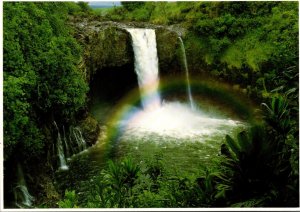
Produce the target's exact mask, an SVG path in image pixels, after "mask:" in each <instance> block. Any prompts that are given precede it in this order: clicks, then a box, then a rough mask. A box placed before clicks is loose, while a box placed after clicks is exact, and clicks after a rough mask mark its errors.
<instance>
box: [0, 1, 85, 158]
mask: <svg viewBox="0 0 300 212" xmlns="http://www.w3.org/2000/svg"><path fill="white" fill-rule="evenodd" d="M3 10H4V17H3V20H4V21H3V25H4V34H3V40H4V41H3V53H4V55H3V59H4V60H3V64H4V82H3V84H4V90H3V91H4V143H5V159H8V158H9V157H10V156H11V155H12V154H13V152H15V151H17V152H18V153H21V154H20V155H19V157H24V158H28V159H29V158H30V157H33V156H37V155H39V154H41V153H42V149H43V147H44V143H45V141H44V137H45V136H44V134H43V132H42V130H41V125H44V124H47V123H45V120H48V121H49V120H51V119H52V120H53V119H55V120H58V121H59V120H66V121H68V120H71V119H72V117H73V116H74V114H75V113H76V111H78V110H79V109H80V108H81V107H82V106H83V105H84V104H85V94H86V92H87V85H86V82H85V81H84V78H83V76H82V74H81V73H80V72H79V70H78V69H77V63H78V60H79V58H80V54H81V49H80V46H79V45H78V44H77V42H76V41H75V39H74V38H73V37H72V36H71V34H70V32H71V31H70V28H69V27H67V26H66V21H67V16H68V13H69V12H70V13H74V12H75V11H77V10H78V8H77V7H76V4H74V3H73V4H72V3H62V2H49V3H46V2H44V3H33V2H26V3H21V2H5V3H4V6H3Z"/></svg>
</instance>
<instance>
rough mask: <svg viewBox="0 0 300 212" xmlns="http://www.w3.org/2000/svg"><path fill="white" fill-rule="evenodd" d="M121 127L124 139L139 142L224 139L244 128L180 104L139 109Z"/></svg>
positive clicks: (239, 123) (240, 123) (234, 122)
mask: <svg viewBox="0 0 300 212" xmlns="http://www.w3.org/2000/svg"><path fill="white" fill-rule="evenodd" d="M122 125H123V129H124V134H123V138H130V137H134V138H141V139H142V138H144V137H147V136H149V135H152V136H158V137H160V139H161V138H162V137H163V138H166V139H168V138H177V139H183V138H185V139H192V140H194V139H195V138H196V139H197V140H198V141H204V140H205V138H212V137H215V136H225V134H228V133H229V132H230V131H231V130H234V129H235V128H240V127H243V126H244V124H243V123H242V122H240V121H235V120H232V119H224V118H217V117H211V116H209V115H207V114H204V113H202V112H201V111H199V110H195V109H194V110H193V109H191V108H190V106H189V105H185V104H181V103H179V102H171V103H166V104H164V105H162V106H161V107H160V108H157V109H155V110H150V111H145V110H138V111H136V112H135V114H133V115H132V116H131V117H130V118H129V119H128V120H123V122H122ZM201 138H202V139H201ZM160 139H158V140H160Z"/></svg>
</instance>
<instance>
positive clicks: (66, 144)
mask: <svg viewBox="0 0 300 212" xmlns="http://www.w3.org/2000/svg"><path fill="white" fill-rule="evenodd" d="M63 132H64V144H65V148H66V156H67V157H70V156H71V155H70V150H69V145H68V140H67V137H66V132H65V127H64V126H63Z"/></svg>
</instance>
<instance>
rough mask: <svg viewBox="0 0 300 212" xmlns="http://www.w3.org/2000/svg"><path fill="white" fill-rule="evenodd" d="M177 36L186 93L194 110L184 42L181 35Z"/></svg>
mask: <svg viewBox="0 0 300 212" xmlns="http://www.w3.org/2000/svg"><path fill="white" fill-rule="evenodd" d="M178 38H179V41H180V47H181V52H182V60H183V65H184V70H185V76H186V83H187V94H188V98H189V102H190V106H191V109H192V110H194V109H195V104H194V100H193V97H192V91H191V85H190V76H189V69H188V66H187V60H186V54H185V48H184V44H183V41H182V39H181V37H178Z"/></svg>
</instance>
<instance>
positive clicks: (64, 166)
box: [54, 121, 69, 170]
mask: <svg viewBox="0 0 300 212" xmlns="http://www.w3.org/2000/svg"><path fill="white" fill-rule="evenodd" d="M54 125H55V127H56V129H57V155H58V158H59V162H60V167H59V169H61V170H68V169H69V167H68V166H67V163H66V159H65V154H64V148H63V142H62V139H61V136H60V133H59V129H58V126H57V124H56V122H55V121H54Z"/></svg>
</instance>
